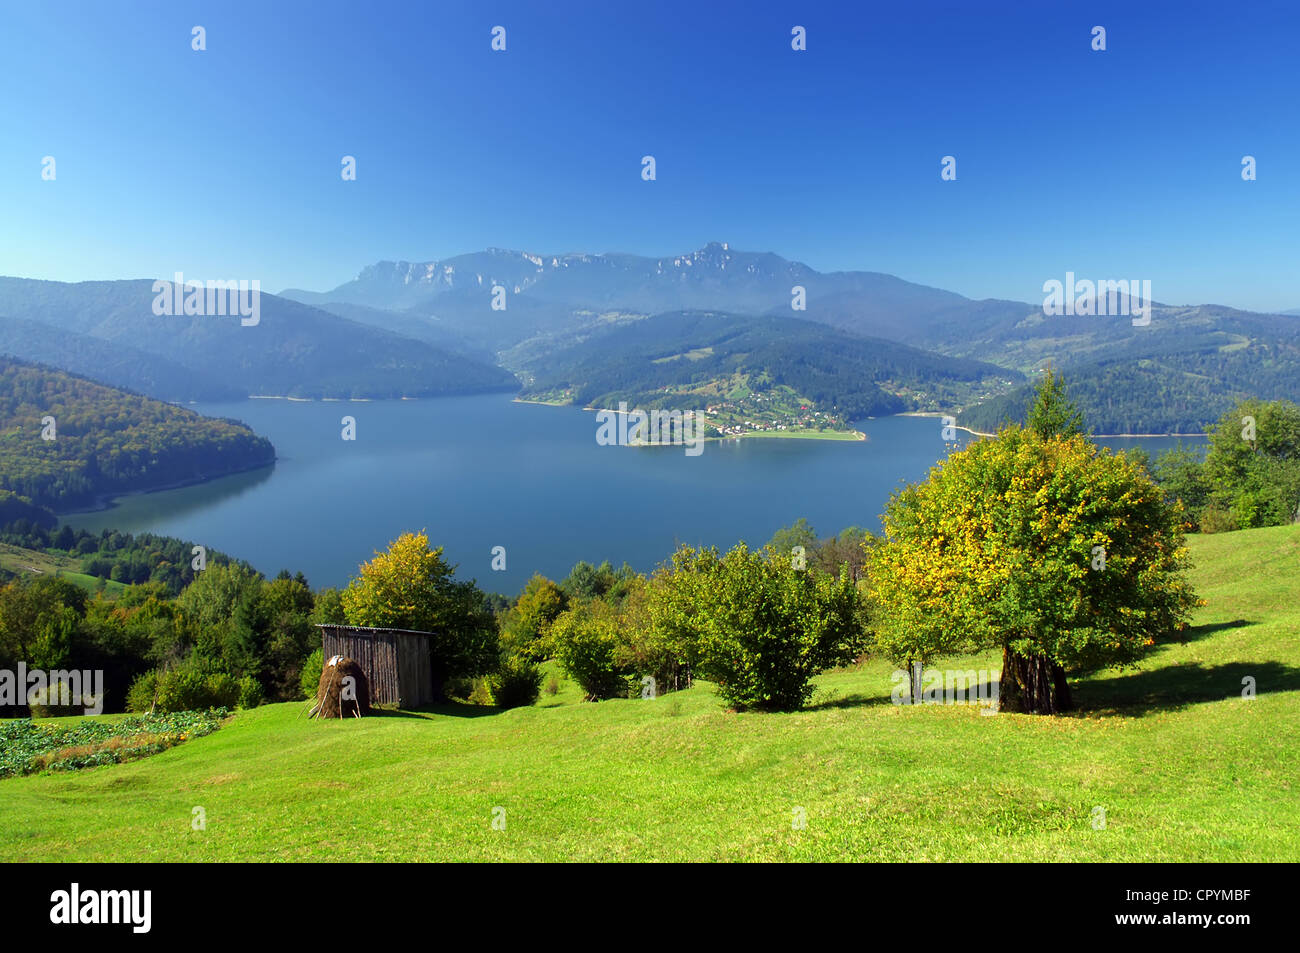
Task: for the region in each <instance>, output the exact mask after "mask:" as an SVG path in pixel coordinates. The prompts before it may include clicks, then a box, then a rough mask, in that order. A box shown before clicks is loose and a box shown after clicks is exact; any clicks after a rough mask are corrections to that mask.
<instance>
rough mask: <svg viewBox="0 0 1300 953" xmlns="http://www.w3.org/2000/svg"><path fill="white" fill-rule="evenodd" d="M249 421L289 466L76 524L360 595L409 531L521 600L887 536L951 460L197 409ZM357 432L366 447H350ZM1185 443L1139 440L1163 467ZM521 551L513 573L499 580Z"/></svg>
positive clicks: (452, 414)
mask: <svg viewBox="0 0 1300 953" xmlns="http://www.w3.org/2000/svg"><path fill="white" fill-rule="evenodd" d="M195 409H196V410H198V411H199V412H201V413H205V414H209V415H212V416H223V417H234V418H236V419H239V420H243V421H245V422H246V423H248V424H249V425H250V426H251V427H253V429H254V430H256V431H257V432H258V433H260V434H263V435H265V436H267V437H269V438H270V440H271V442H272V443H274V444H275V447H276V453H277V457H278V460H277V463H276V465H275V466H274V467H268V468H264V469H262V470H257V471H252V472H249V473H242V474H238V475H235V476H231V477H226V478H223V479H220V480H215V481H213V482H211V483H207V484H202V485H199V486H191V487H185V488H182V489H177V490H165V491H162V492H159V493H151V494H141V495H136V496H129V497H124V498H123V499H122V500H121V501H120V503H119V505H117V506H115V507H113V508H112V509H109V510H106V511H101V512H96V513H85V514H79V515H74V516H69V517H68V518H67V522H68V523H70V524H71V525H72V526H74V527H85V528H86V529H90V530H94V531H98V530H100V529H103V528H105V527H112V528H114V529H121V530H124V531H127V532H132V533H138V532H146V531H147V532H154V533H162V534H166V535H170V536H179V537H181V538H182V539H189V540H194V541H195V542H198V543H202V544H204V545H206V546H209V547H211V548H214V549H218V550H221V551H223V552H226V553H230V554H231V555H233V556H237V557H239V558H242V559H246V560H248V561H249V562H251V563H252V564H253V565H254V566H256V567H257V568H258V569H260V570H261V571H262V572H264V573H266V574H268V575H274V574H275V573H276V572H277V571H279V570H280V569H289V570H290V571H293V572H298V571H301V572H303V573H305V574H306V575H307V577H308V579H309V580H310V581H311V583H312V584H313V585H316V586H322V585H335V586H337V585H343V584H346V582H347V581H348V579H349V578H351V577H352V576H353V575H354V574H355V573H356V569H357V565H358V564H359V563H361V562H363V561H364V560H367V559H369V558H370V557H371V556H372V555H373V554H374V552H375V550H377V549H383V548H384V547H386V546H387V544H388V543H389V541H391V540H392V539H394V538H396V537H397V536H398V535H399V534H401V533H403V532H406V531H409V530H419V529H422V528H423V529H427V530H428V532H429V535H430V538H431V540H432V542H433V543H434V545H442V546H444V547H445V550H446V555H447V557H448V558H449V559H450V560H451V561H452V562H453V563H457V564H459V565H460V574H461V575H462V576H463V577H467V578H477V580H478V582H479V584H480V585H481V586H483V588H485V589H487V590H489V591H496V592H503V593H515V592H518V591H519V590H520V589H521V588H522V587H523V585H524V583H526V582H527V580H528V577H529V576H531V575H532V574H533V573H534V572H541V573H543V574H545V575H547V576H550V577H551V578H562V577H563V576H564V575H566V574H567V573H568V571H569V569H570V568H571V567H572V566H573V564H574V563H575V562H577V561H578V560H582V559H585V560H588V561H591V562H596V563H598V562H601V561H602V560H606V559H608V560H610V561H611V562H612V563H614V564H615V565H619V564H621V563H623V562H624V561H626V562H628V563H630V564H631V565H632V566H634V567H635V568H637V569H639V570H649V569H652V568H654V567H655V566H656V565H657V564H659V563H660V562H662V561H663V560H665V559H667V558H668V557H670V556H671V554H672V552H673V550H674V549H675V548H676V547H677V545H678V544H682V543H686V544H690V545H695V546H699V545H710V546H717V547H719V548H730V547H731V546H732V545H734V544H735V543H736V542H737V541H738V540H742V539H743V540H745V541H746V542H748V543H749V544H750V545H761V544H762V543H764V542H766V541H767V540H768V539H769V538H770V537H771V535H772V533H773V532H775V531H776V530H777V529H779V528H780V527H782V526H786V525H789V524H790V523H792V522H794V521H795V520H796V519H798V518H800V517H804V518H806V519H807V520H808V521H809V522H810V523H811V524H812V525H813V527H814V528H815V529H816V530H817V531H818V532H819V533H820V534H821V535H823V536H826V535H830V534H832V533H837V532H839V531H840V530H842V529H844V528H846V527H849V526H861V527H865V528H868V529H871V530H873V531H874V530H878V529H879V526H880V524H879V515H880V513H881V511H882V510H883V508H884V506H885V503H886V501H887V500H888V499H889V496H890V494H891V493H892V492H893V491H894V490H896V489H898V488H899V487H901V486H902V485H903V484H905V483H908V482H912V481H915V480H919V479H922V478H923V477H924V476H925V474H926V472H927V471H928V470H929V469H930V467H932V466H934V464H935V462H936V461H938V460H940V459H942V458H943V457H944V456H945V455H946V454H947V453H948V452H949V451H950V449H951V448H953V447H955V446H961V445H964V443H965V442H966V441H968V440H969V439H970V438H969V436H968V435H967V434H965V433H964V432H962V431H958V432H957V436H958V438H959V439H958V441H957V442H955V443H948V442H945V441H944V440H943V438H942V425H941V421H940V420H939V419H938V418H926V417H884V418H880V419H877V420H866V421H861V422H859V423H858V424H857V425H856V426H857V428H858V429H860V430H862V431H863V432H864V433H865V434H866V435H867V437H868V439H867V440H866V441H831V440H806V439H805V440H800V439H778V438H765V439H748V440H740V441H723V442H716V441H709V442H707V443H706V444H705V449H704V452H703V454H701V455H700V456H698V457H691V456H687V455H686V454H684V453H683V452H682V448H681V447H641V448H637V447H618V446H600V445H598V444H597V443H596V439H595V438H596V428H597V421H596V418H595V415H594V414H591V413H588V412H585V411H582V410H579V409H576V408H572V407H546V406H540V405H536V404H522V403H515V402H513V401H512V400H511V399H510V398H509V397H508V396H503V395H499V394H493V395H482V396H475V397H450V398H440V399H437V400H422V401H375V402H342V401H338V402H335V401H311V402H289V401H281V400H250V401H243V402H239V403H235V404H209V405H196V406H195ZM344 415H348V416H353V417H355V418H356V433H357V439H356V440H355V441H344V440H342V439H341V438H340V431H341V418H342V417H343V416H344ZM1177 442H1178V441H1177V440H1175V439H1168V438H1157V439H1141V440H1137V441H1131V440H1107V441H1106V443H1107V444H1110V445H1113V446H1125V445H1131V444H1134V443H1137V444H1141V445H1143V446H1145V447H1147V448H1148V449H1149V450H1150V451H1151V452H1152V453H1153V455H1154V453H1156V452H1158V451H1159V450H1162V449H1164V448H1165V447H1166V446H1173V445H1174V444H1176V443H1177ZM496 546H504V547H505V548H506V569H505V571H501V572H498V571H494V570H493V568H492V550H493V547H496Z"/></svg>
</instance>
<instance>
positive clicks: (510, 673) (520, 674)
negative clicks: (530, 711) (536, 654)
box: [487, 658, 542, 708]
mask: <svg viewBox="0 0 1300 953" xmlns="http://www.w3.org/2000/svg"><path fill="white" fill-rule="evenodd" d="M487 684H488V691H490V692H491V693H492V701H493V702H494V703H495V704H496V705H497V706H498V707H500V708H523V707H524V706H527V705H532V704H534V703H535V702H536V701H537V698H538V696H539V695H540V694H541V689H542V670H541V669H540V668H538V667H537V666H536V665H533V664H532V663H531V662H528V661H526V660H524V659H514V658H512V659H506V660H505V661H504V662H502V663H501V667H500V668H499V669H497V671H495V672H493V673H492V674H491V675H489V676H488V678H487Z"/></svg>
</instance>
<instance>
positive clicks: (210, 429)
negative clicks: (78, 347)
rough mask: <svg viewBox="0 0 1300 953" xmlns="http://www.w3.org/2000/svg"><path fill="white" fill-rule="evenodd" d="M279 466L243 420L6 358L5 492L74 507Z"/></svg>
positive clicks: (2, 414)
mask: <svg viewBox="0 0 1300 953" xmlns="http://www.w3.org/2000/svg"><path fill="white" fill-rule="evenodd" d="M50 418H53V419H52V420H51V419H50ZM49 438H52V439H49ZM274 460H275V448H274V447H272V446H271V442H270V441H269V440H267V439H266V438H265V437H259V436H258V435H257V434H255V433H253V431H252V430H250V429H249V428H248V427H247V426H245V425H244V424H242V423H239V422H238V421H235V420H219V419H215V418H210V417H203V416H201V415H199V414H196V413H194V412H193V411H191V410H185V409H182V408H180V407H174V406H172V405H170V404H165V403H163V402H162V401H158V400H153V399H151V398H148V397H142V396H140V395H139V394H133V393H130V392H127V391H122V390H117V389H114V388H112V387H106V386H104V385H103V384H97V383H95V382H94V381H90V380H87V379H85V378H83V377H75V376H73V375H71V374H68V373H65V372H63V371H59V370H55V369H53V368H49V367H44V366H42V365H39V364H28V363H26V362H23V361H19V360H16V359H14V358H11V357H6V356H0V490H9V491H11V492H13V493H15V494H17V495H18V496H20V497H24V498H26V499H27V500H30V501H31V502H32V503H35V504H36V505H38V506H44V507H48V508H50V509H55V510H66V509H70V508H73V507H77V506H85V505H87V504H92V503H94V502H95V501H96V500H97V499H98V498H100V497H103V496H107V495H111V494H114V493H123V492H129V491H135V490H150V489H158V488H160V487H163V486H169V485H172V484H178V483H189V482H195V481H198V480H203V479H208V478H211V477H214V476H221V475H224V474H227V473H234V472H237V471H240V470H248V469H252V468H254V467H258V466H264V465H266V464H269V463H272V462H273V461H274Z"/></svg>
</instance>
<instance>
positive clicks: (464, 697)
mask: <svg viewBox="0 0 1300 953" xmlns="http://www.w3.org/2000/svg"><path fill="white" fill-rule="evenodd" d="M477 684H478V679H476V678H466V677H464V676H463V675H458V676H455V677H454V678H449V679H447V680H446V681H445V682H443V683H442V693H443V695H444V696H446V697H447V698H449V699H452V700H454V701H461V702H463V701H468V700H469V697H470V696H471V695H473V694H474V688H475V686H476V685H477ZM484 704H490V703H489V702H484Z"/></svg>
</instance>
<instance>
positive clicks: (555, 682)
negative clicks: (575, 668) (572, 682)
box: [546, 675, 560, 695]
mask: <svg viewBox="0 0 1300 953" xmlns="http://www.w3.org/2000/svg"><path fill="white" fill-rule="evenodd" d="M546 694H548V695H558V694H560V680H559V679H558V678H556V677H555V676H554V675H552V676H551V677H550V678H548V679H547V680H546Z"/></svg>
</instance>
